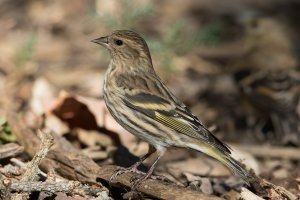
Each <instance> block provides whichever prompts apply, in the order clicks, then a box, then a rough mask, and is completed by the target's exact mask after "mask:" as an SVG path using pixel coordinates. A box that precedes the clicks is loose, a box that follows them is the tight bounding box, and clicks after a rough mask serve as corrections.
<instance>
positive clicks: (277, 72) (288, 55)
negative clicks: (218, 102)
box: [235, 18, 300, 146]
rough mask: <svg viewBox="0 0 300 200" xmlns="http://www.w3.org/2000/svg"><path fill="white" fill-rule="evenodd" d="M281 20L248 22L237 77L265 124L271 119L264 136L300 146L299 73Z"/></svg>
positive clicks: (269, 139)
mask: <svg viewBox="0 0 300 200" xmlns="http://www.w3.org/2000/svg"><path fill="white" fill-rule="evenodd" d="M282 24H283V23H278V21H276V19H273V18H254V19H251V20H249V21H248V22H247V23H246V36H245V38H246V42H245V45H246V47H245V48H246V51H245V54H244V55H243V57H242V58H241V59H240V61H239V62H238V63H237V65H236V66H235V67H236V71H235V80H236V81H237V83H238V86H239V88H240V89H241V92H242V93H243V94H244V95H245V96H246V98H247V99H248V101H249V102H250V103H251V104H252V106H254V107H255V109H256V110H257V111H259V113H260V114H259V116H260V119H262V120H264V121H265V123H262V124H264V125H266V124H267V121H270V123H271V125H270V126H271V127H272V128H267V133H266V134H262V132H263V131H262V132H261V133H259V134H261V135H260V136H262V135H263V136H264V137H263V138H262V139H263V140H267V141H270V142H271V143H273V144H278V145H287V144H291V145H295V146H299V145H300V132H299V113H298V112H297V109H298V106H299V96H300V73H299V69H298V68H297V67H298V63H297V60H296V57H295V55H294V51H293V47H292V42H291V38H290V37H289V32H288V29H287V28H286V27H283V25H282ZM264 125H263V126H264ZM262 129H264V128H261V130H262ZM269 130H272V131H271V134H270V131H269ZM260 136H259V137H260Z"/></svg>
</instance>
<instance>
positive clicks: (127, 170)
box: [109, 165, 145, 185]
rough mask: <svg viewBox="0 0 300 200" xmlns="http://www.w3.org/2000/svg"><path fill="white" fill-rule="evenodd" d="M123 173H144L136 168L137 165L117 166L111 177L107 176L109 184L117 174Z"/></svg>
mask: <svg viewBox="0 0 300 200" xmlns="http://www.w3.org/2000/svg"><path fill="white" fill-rule="evenodd" d="M125 173H137V174H145V173H143V172H141V171H139V170H138V169H137V165H133V166H131V167H128V168H123V167H118V168H117V169H116V170H115V172H114V173H113V175H111V177H110V178H109V185H110V183H111V182H112V181H113V180H114V179H115V178H117V176H120V175H121V174H125Z"/></svg>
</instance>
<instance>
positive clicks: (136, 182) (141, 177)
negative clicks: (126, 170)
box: [130, 173, 171, 190]
mask: <svg viewBox="0 0 300 200" xmlns="http://www.w3.org/2000/svg"><path fill="white" fill-rule="evenodd" d="M147 179H152V180H160V181H163V182H166V183H171V181H170V180H169V179H167V178H166V177H164V176H160V175H148V174H144V173H143V175H139V176H132V177H131V179H130V182H131V183H132V186H131V190H136V189H137V187H138V186H139V185H140V184H141V183H142V182H144V181H146V180H147Z"/></svg>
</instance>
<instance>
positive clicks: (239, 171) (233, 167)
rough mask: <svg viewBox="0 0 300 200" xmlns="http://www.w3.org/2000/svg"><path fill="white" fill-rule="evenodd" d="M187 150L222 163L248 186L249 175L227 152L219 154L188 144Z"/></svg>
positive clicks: (209, 149) (210, 148)
mask: <svg viewBox="0 0 300 200" xmlns="http://www.w3.org/2000/svg"><path fill="white" fill-rule="evenodd" d="M188 147H189V148H191V149H194V150H197V151H200V152H202V153H205V154H207V155H209V156H211V157H213V158H215V159H216V160H218V161H220V162H221V163H223V164H224V165H225V166H226V167H227V168H229V169H230V171H231V172H232V173H234V174H235V175H238V176H239V177H241V178H242V179H243V180H244V181H245V183H246V184H247V185H248V186H249V185H250V184H249V177H250V176H249V173H248V172H247V171H246V170H245V169H244V167H242V165H241V164H240V162H239V161H237V160H235V159H234V158H233V157H232V156H231V155H230V154H229V153H228V152H221V151H220V150H218V149H215V148H213V147H209V146H200V145H198V144H189V145H188Z"/></svg>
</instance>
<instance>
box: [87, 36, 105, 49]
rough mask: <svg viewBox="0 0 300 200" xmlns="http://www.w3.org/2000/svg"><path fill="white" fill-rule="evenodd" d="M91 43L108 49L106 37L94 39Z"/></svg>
mask: <svg viewBox="0 0 300 200" xmlns="http://www.w3.org/2000/svg"><path fill="white" fill-rule="evenodd" d="M91 42H94V43H97V44H100V45H102V46H104V47H108V37H107V36H105V37H100V38H97V39H94V40H92V41H91Z"/></svg>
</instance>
